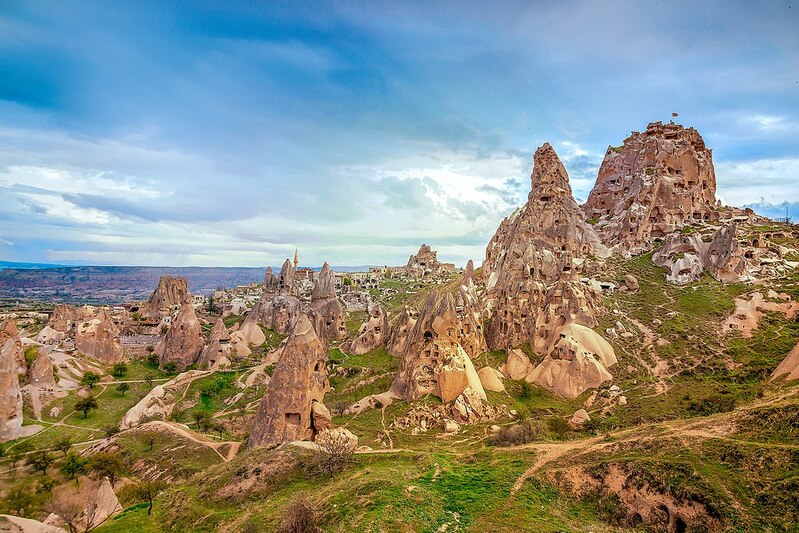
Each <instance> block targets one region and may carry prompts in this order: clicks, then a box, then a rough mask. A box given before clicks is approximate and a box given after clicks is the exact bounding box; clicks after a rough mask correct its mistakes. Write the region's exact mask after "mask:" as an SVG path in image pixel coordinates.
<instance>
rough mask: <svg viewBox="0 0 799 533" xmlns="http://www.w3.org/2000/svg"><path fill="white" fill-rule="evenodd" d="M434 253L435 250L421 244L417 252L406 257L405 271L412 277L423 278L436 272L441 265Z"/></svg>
mask: <svg viewBox="0 0 799 533" xmlns="http://www.w3.org/2000/svg"><path fill="white" fill-rule="evenodd" d="M436 255H437V252H435V251H434V250H433V249H432V248H430V247H429V246H428V245H426V244H423V245H422V246H421V247H420V248H419V252H418V253H417V254H416V255H412V256H411V257H410V258H409V259H408V264H407V265H406V266H405V271H406V272H407V273H408V274H409V275H411V276H412V277H414V278H423V277H425V276H429V275H430V274H435V273H438V272H439V271H441V269H442V266H443V265H442V264H441V263H440V262H439V260H438V258H437V257H436Z"/></svg>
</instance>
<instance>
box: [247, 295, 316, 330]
mask: <svg viewBox="0 0 799 533" xmlns="http://www.w3.org/2000/svg"><path fill="white" fill-rule="evenodd" d="M300 315H302V304H301V303H300V301H299V300H298V299H297V298H295V297H294V296H290V295H285V294H279V295H277V296H275V297H273V298H268V299H264V297H263V296H262V297H261V301H260V302H259V303H258V304H257V305H256V306H255V307H253V308H252V311H250V314H249V315H248V316H247V320H246V321H247V322H252V321H254V322H256V323H258V324H261V325H262V326H264V327H266V328H269V329H273V330H275V331H277V332H278V333H282V334H284V335H285V334H287V333H288V332H289V331H291V329H292V328H293V327H294V324H295V323H296V322H297V319H298V318H299V317H300Z"/></svg>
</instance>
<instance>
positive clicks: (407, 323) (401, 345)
mask: <svg viewBox="0 0 799 533" xmlns="http://www.w3.org/2000/svg"><path fill="white" fill-rule="evenodd" d="M417 318H418V317H417V313H415V312H414V311H412V310H411V309H409V308H407V307H405V308H404V309H403V310H402V313H400V316H399V318H398V319H397V322H396V323H395V324H394V327H393V328H392V330H391V337H390V338H389V340H388V345H387V346H386V349H387V350H388V353H390V354H391V355H396V356H402V355H404V354H405V352H406V351H407V349H408V338H409V337H410V335H411V332H412V331H413V327H414V326H415V325H416V319H417Z"/></svg>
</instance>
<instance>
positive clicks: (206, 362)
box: [197, 318, 233, 368]
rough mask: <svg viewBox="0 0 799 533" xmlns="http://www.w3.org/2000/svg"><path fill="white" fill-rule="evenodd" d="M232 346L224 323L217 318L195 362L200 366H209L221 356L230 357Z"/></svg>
mask: <svg viewBox="0 0 799 533" xmlns="http://www.w3.org/2000/svg"><path fill="white" fill-rule="evenodd" d="M232 348H233V347H232V345H231V343H230V334H229V333H228V331H227V328H226V327H225V323H224V322H222V319H221V318H217V319H216V322H215V323H214V327H213V328H211V334H210V335H209V336H208V341H207V342H206V344H205V347H204V348H203V350H202V352H201V353H200V359H199V360H198V361H197V363H198V365H199V367H200V368H211V367H213V366H214V364H216V362H217V361H219V360H221V359H222V358H223V357H230V355H231V352H232Z"/></svg>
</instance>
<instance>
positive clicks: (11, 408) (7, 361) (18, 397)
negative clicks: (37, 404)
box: [0, 328, 22, 442]
mask: <svg viewBox="0 0 799 533" xmlns="http://www.w3.org/2000/svg"><path fill="white" fill-rule="evenodd" d="M15 329H16V328H15ZM0 342H2V344H0V442H5V441H7V440H14V439H16V438H17V437H19V432H20V429H21V428H22V393H21V392H20V388H19V374H18V361H17V344H18V342H19V337H9V338H6V339H5V340H2V341H0Z"/></svg>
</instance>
